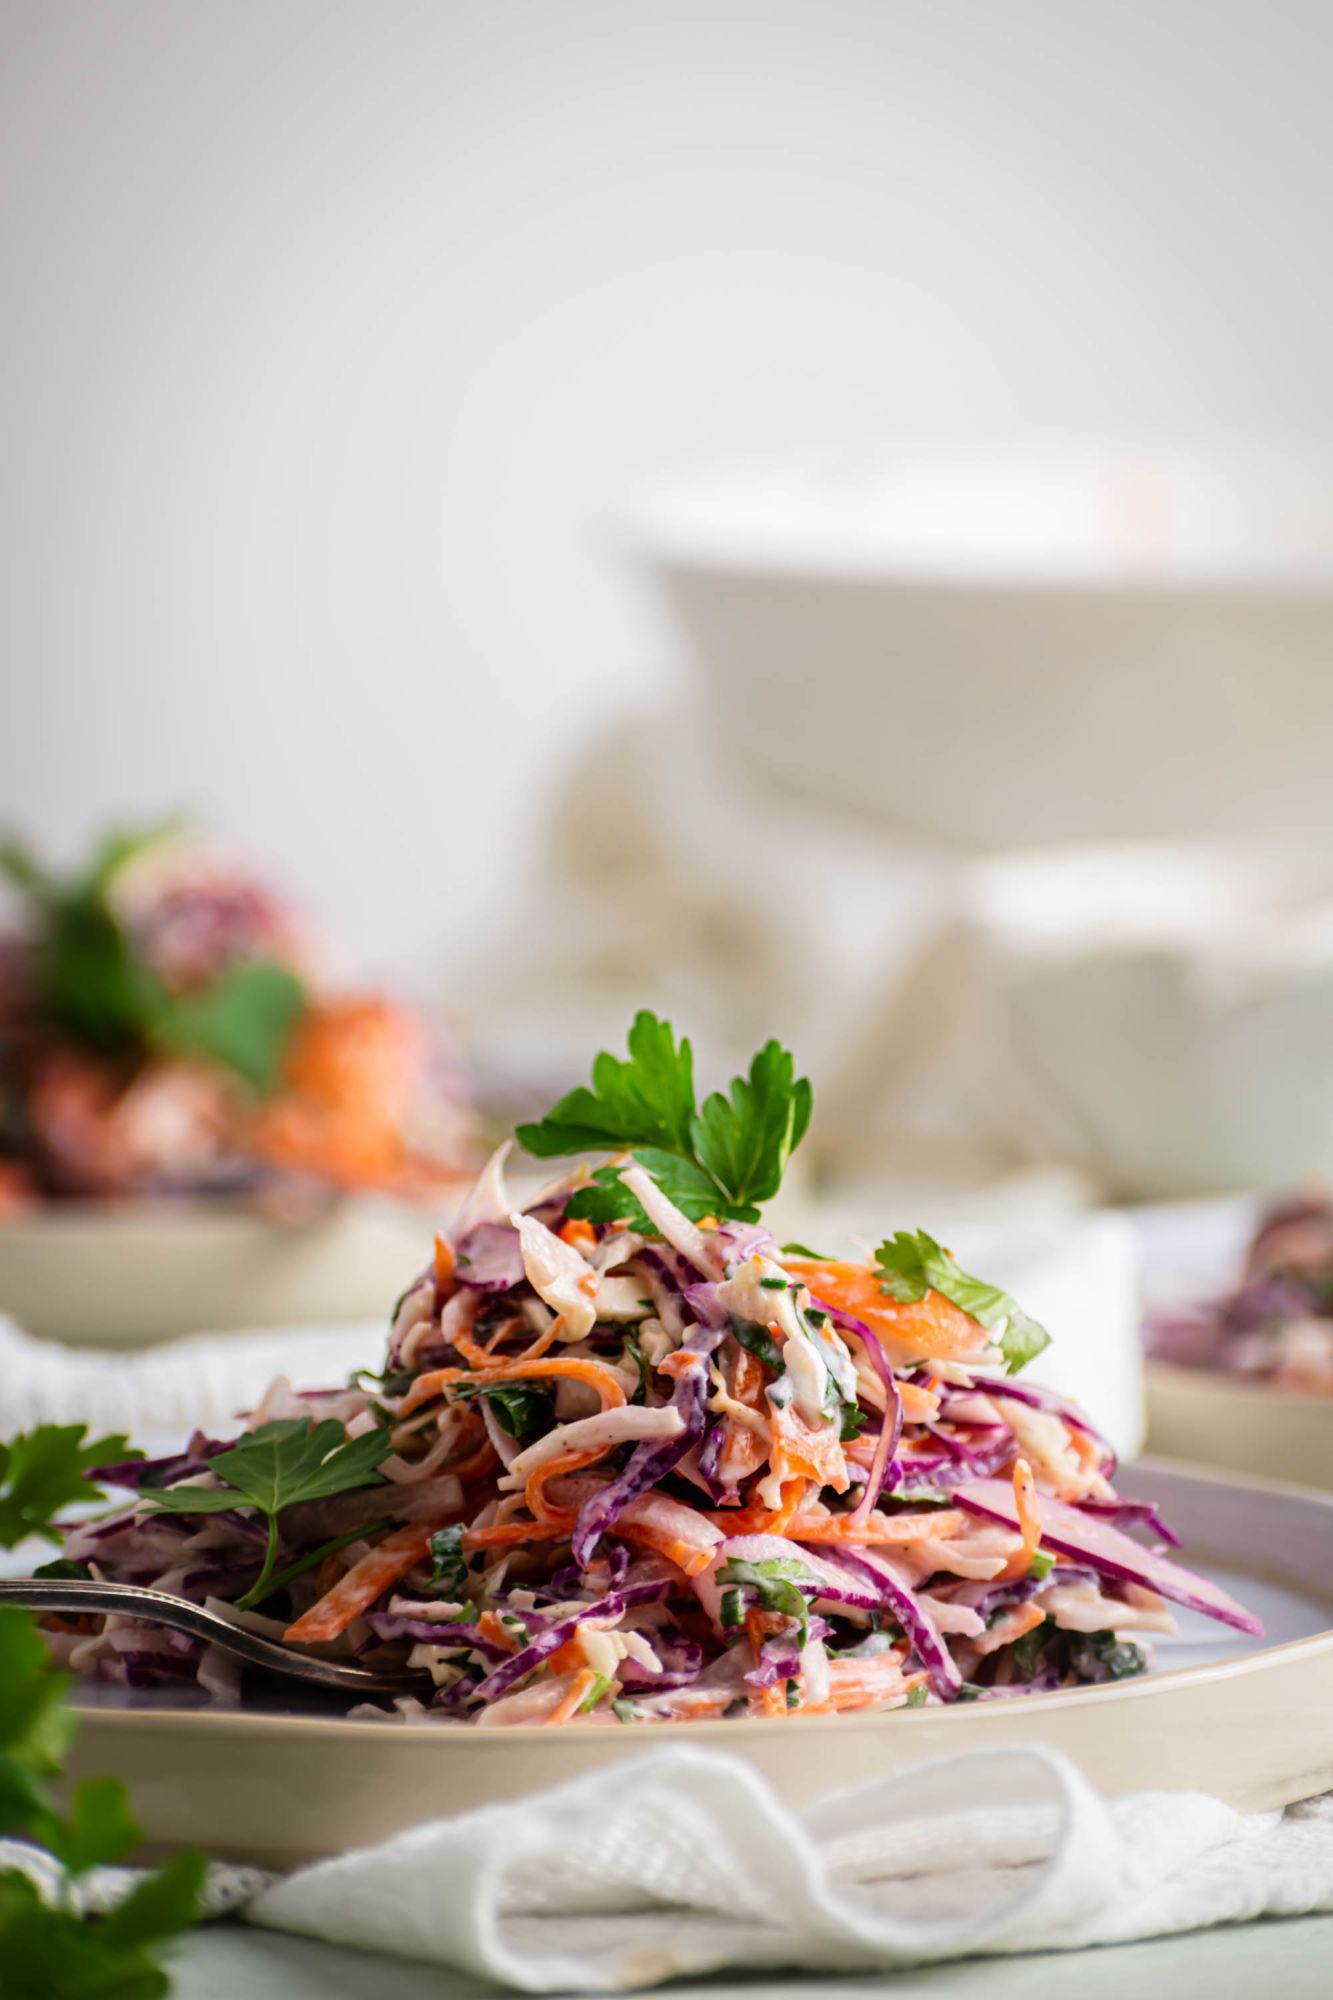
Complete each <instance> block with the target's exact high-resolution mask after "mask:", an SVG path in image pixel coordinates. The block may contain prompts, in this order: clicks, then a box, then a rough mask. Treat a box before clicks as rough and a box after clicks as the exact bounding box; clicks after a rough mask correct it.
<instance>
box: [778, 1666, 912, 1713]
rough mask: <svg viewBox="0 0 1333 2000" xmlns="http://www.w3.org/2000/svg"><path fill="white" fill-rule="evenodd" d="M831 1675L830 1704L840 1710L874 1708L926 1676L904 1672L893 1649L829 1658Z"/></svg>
mask: <svg viewBox="0 0 1333 2000" xmlns="http://www.w3.org/2000/svg"><path fill="white" fill-rule="evenodd" d="M828 1677H829V1707H830V1708H831V1709H835V1710H837V1711H839V1712H841V1711H843V1710H846V1709H851V1708H873V1707H874V1706H875V1705H876V1703H878V1702H882V1701H891V1700H893V1698H894V1697H895V1696H896V1695H901V1694H905V1693H907V1692H908V1690H909V1689H911V1688H913V1687H915V1686H917V1684H918V1683H919V1682H920V1681H922V1680H923V1679H924V1678H925V1677H924V1675H922V1674H904V1673H903V1670H902V1662H901V1660H900V1659H899V1658H898V1657H897V1655H896V1654H894V1653H879V1654H876V1655H874V1656H873V1657H871V1658H870V1659H864V1660H830V1661H829V1663H828ZM807 1712H808V1711H807Z"/></svg>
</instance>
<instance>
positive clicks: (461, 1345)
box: [449, 1326, 494, 1368]
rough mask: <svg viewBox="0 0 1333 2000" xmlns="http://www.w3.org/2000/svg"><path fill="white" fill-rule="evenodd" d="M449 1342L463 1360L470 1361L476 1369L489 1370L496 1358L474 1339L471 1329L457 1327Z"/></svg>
mask: <svg viewBox="0 0 1333 2000" xmlns="http://www.w3.org/2000/svg"><path fill="white" fill-rule="evenodd" d="M449 1340H450V1345H451V1346H452V1347H455V1348H457V1350H458V1352H459V1353H460V1354H461V1355H462V1357H463V1359H464V1360H465V1361H470V1362H471V1363H472V1366H473V1367H474V1368H489V1367H490V1366H491V1365H492V1362H493V1360H494V1356H493V1355H491V1354H489V1353H488V1352H487V1350H486V1349H485V1348H484V1347H483V1346H482V1344H481V1342H480V1341H479V1340H474V1339H473V1338H472V1334H471V1331H470V1330H469V1328H467V1327H465V1326H456V1327H455V1328H454V1329H453V1332H452V1333H451V1334H450V1337H449Z"/></svg>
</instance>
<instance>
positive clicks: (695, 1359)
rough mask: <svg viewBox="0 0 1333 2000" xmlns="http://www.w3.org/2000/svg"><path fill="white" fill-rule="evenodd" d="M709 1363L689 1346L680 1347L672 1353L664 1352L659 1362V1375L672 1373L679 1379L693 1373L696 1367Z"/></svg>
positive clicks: (673, 1377) (673, 1378)
mask: <svg viewBox="0 0 1333 2000" xmlns="http://www.w3.org/2000/svg"><path fill="white" fill-rule="evenodd" d="M706 1365H707V1364H706V1363H705V1361H704V1358H703V1356H702V1355H701V1354H694V1353H692V1352H691V1350H690V1349H689V1348H688V1347H678V1348H676V1349H675V1351H674V1352H673V1353H671V1354H664V1355H663V1356H662V1359H661V1360H660V1361H659V1362H658V1364H657V1372H658V1374H659V1375H670V1376H671V1378H672V1380H673V1381H679V1379H680V1378H681V1376H682V1375H692V1374H693V1373H694V1372H695V1370H696V1369H698V1368H703V1367H705V1366H706Z"/></svg>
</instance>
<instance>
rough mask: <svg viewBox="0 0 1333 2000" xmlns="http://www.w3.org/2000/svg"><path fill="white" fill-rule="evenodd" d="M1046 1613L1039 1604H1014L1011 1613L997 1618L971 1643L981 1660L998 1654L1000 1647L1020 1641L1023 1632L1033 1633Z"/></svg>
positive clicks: (1007, 1612) (1008, 1612)
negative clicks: (987, 1655)
mask: <svg viewBox="0 0 1333 2000" xmlns="http://www.w3.org/2000/svg"><path fill="white" fill-rule="evenodd" d="M1045 1616H1046V1613H1045V1612H1044V1611H1043V1610H1042V1608H1041V1606H1040V1605H1039V1604H1033V1603H1032V1602H1030V1601H1029V1602H1028V1603H1027V1604H1016V1605H1015V1606H1014V1608H1013V1610H1012V1611H1006V1612H1005V1614H1004V1616H1003V1618H997V1619H996V1621H995V1623H994V1624H993V1625H991V1626H988V1627H987V1629H986V1631H984V1632H983V1633H981V1635H980V1636H979V1637H978V1638H976V1639H974V1640H973V1641H972V1644H973V1645H974V1646H975V1648H976V1650H977V1651H978V1653H980V1654H981V1655H982V1656H983V1658H984V1657H985V1655H986V1654H987V1653H998V1652H999V1650H1000V1648H1001V1646H1007V1645H1008V1644H1009V1643H1010V1641H1011V1640H1013V1639H1021V1638H1022V1636H1023V1634H1024V1633H1025V1632H1033V1631H1035V1630H1036V1628H1037V1626H1038V1625H1040V1624H1041V1623H1042V1622H1043V1620H1044V1619H1045Z"/></svg>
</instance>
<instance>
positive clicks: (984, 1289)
mask: <svg viewBox="0 0 1333 2000" xmlns="http://www.w3.org/2000/svg"><path fill="white" fill-rule="evenodd" d="M875 1262H876V1264H877V1265H878V1267H879V1273H880V1280H881V1289H882V1290H883V1291H885V1292H887V1294H888V1295H889V1297H890V1298H891V1299H896V1300H897V1301H898V1303H899V1304H900V1305H910V1304H913V1303H915V1301H916V1300H917V1299H921V1298H924V1297H925V1295H926V1293H927V1292H928V1291H933V1292H939V1293H940V1295H941V1297H943V1298H946V1299H949V1300H950V1301H951V1302H952V1303H953V1304H954V1305H956V1306H958V1307H959V1308H960V1309H961V1310H962V1311H963V1312H965V1313H968V1314H969V1315H970V1316H971V1317H972V1318H973V1319H974V1320H976V1321H977V1322H978V1323H979V1324H980V1325H981V1326H984V1327H985V1328H987V1330H988V1331H989V1332H991V1333H993V1334H994V1335H995V1345H996V1346H997V1347H998V1348H999V1349H1000V1351H1001V1353H1002V1354H1003V1355H1004V1359H1005V1365H1006V1367H1007V1368H1008V1371H1009V1373H1010V1374H1011V1375H1016V1374H1017V1373H1018V1371H1019V1369H1020V1368H1025V1367H1026V1366H1027V1364H1028V1362H1029V1361H1032V1360H1035V1358H1036V1356H1037V1355H1039V1354H1040V1353H1041V1352H1042V1350H1043V1348H1046V1347H1049V1346H1050V1342H1051V1336H1050V1334H1049V1333H1047V1331H1046V1329H1045V1327H1044V1326H1040V1325H1039V1324H1038V1322H1037V1321H1036V1320H1035V1319H1031V1318H1029V1316H1028V1314H1027V1313H1025V1312H1024V1311H1023V1309H1022V1307H1021V1306H1020V1305H1019V1304H1018V1303H1017V1301H1016V1300H1014V1299H1011V1298H1010V1296H1009V1294H1008V1292H1002V1291H1001V1290H1000V1288H999V1286H998V1285H987V1284H984V1283H983V1282H982V1280H981V1279H980V1278H973V1277H970V1276H969V1275H968V1273H967V1272H966V1271H963V1270H960V1269H959V1267H958V1265H957V1264H956V1263H955V1262H954V1260H953V1258H952V1257H951V1256H950V1255H949V1253H948V1251H947V1250H943V1249H941V1247H940V1245H939V1244H938V1243H937V1242H936V1241H935V1239H934V1237H933V1236H928V1235H927V1234H926V1232H925V1230H924V1229H918V1230H916V1231H915V1232H912V1231H909V1230H906V1229H900V1230H899V1231H898V1232H897V1234H896V1235H895V1236H893V1237H891V1238H889V1239H888V1240H887V1241H885V1242H883V1243H881V1244H880V1246H879V1249H878V1250H877V1251H876V1252H875Z"/></svg>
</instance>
